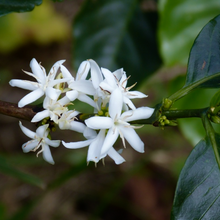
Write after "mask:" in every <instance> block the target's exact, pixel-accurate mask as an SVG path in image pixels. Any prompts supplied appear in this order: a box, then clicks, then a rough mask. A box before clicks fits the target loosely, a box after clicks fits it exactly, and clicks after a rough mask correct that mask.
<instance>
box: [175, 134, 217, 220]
mask: <svg viewBox="0 0 220 220" xmlns="http://www.w3.org/2000/svg"><path fill="white" fill-rule="evenodd" d="M215 140H216V142H217V145H218V147H220V135H218V134H216V135H215ZM219 150H220V148H218V151H219ZM219 183H220V170H219V167H218V164H217V162H216V159H215V155H214V152H213V148H212V145H211V141H210V139H209V138H206V139H205V140H202V141H200V142H199V143H198V144H197V145H196V146H195V148H194V149H193V151H192V153H191V154H190V156H189V157H188V159H187V161H186V163H185V165H184V167H183V169H182V171H181V174H180V177H179V180H178V183H177V188H176V192H175V198H174V204H173V209H172V214H171V219H178V220H185V219H204V220H205V219H213V220H215V219H216V220H217V219H219V216H220V209H219V206H220V184H219Z"/></svg>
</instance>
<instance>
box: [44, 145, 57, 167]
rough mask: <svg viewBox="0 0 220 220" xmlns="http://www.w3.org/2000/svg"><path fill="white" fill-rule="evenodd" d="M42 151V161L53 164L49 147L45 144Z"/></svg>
mask: <svg viewBox="0 0 220 220" xmlns="http://www.w3.org/2000/svg"><path fill="white" fill-rule="evenodd" d="M43 149H44V150H43V152H42V154H43V158H44V160H45V161H47V162H48V163H50V164H55V162H54V160H53V157H52V155H51V152H50V148H49V146H48V145H47V144H44V146H43Z"/></svg>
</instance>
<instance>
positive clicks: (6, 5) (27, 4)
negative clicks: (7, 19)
mask: <svg viewBox="0 0 220 220" xmlns="http://www.w3.org/2000/svg"><path fill="white" fill-rule="evenodd" d="M40 4H42V0H1V1H0V17H1V16H3V15H6V14H8V13H11V12H27V11H31V10H33V9H34V7H35V5H40Z"/></svg>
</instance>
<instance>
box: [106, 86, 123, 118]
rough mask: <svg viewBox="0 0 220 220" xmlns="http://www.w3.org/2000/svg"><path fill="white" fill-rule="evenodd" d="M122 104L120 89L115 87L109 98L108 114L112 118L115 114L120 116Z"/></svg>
mask: <svg viewBox="0 0 220 220" xmlns="http://www.w3.org/2000/svg"><path fill="white" fill-rule="evenodd" d="M122 105H123V96H122V93H121V90H120V89H119V88H117V89H115V90H114V91H113V92H112V94H111V96H110V100H109V115H110V116H111V118H112V119H115V117H116V116H117V117H120V115H121V110H122Z"/></svg>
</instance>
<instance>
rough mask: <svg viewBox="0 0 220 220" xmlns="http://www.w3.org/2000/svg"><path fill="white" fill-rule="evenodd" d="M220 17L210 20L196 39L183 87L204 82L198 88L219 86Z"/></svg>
mask: <svg viewBox="0 0 220 220" xmlns="http://www.w3.org/2000/svg"><path fill="white" fill-rule="evenodd" d="M219 32H220V16H217V17H215V18H214V19H212V20H211V21H210V22H209V23H208V24H207V25H206V26H205V27H204V28H203V29H202V31H201V32H200V34H199V35H198V37H197V38H196V40H195V42H194V44H193V47H192V50H191V52H190V56H189V63H188V70H187V76H186V83H185V87H186V86H189V85H191V84H193V83H195V82H198V81H199V80H202V79H203V80H205V78H207V77H211V76H213V78H211V79H210V78H209V79H208V78H207V81H206V80H205V82H204V83H201V84H200V85H199V86H198V87H211V88H214V87H219V86H220V76H219V74H218V75H216V77H215V74H217V73H220V62H219V60H220V48H219V41H220V35H219Z"/></svg>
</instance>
